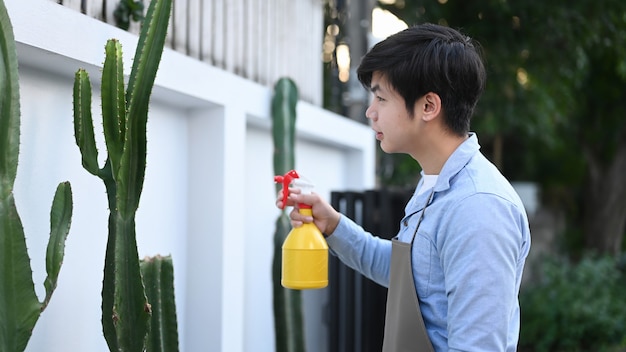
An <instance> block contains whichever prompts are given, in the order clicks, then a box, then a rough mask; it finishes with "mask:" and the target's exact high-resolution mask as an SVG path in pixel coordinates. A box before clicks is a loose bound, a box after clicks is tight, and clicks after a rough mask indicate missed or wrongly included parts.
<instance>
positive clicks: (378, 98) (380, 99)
mask: <svg viewBox="0 0 626 352" xmlns="http://www.w3.org/2000/svg"><path fill="white" fill-rule="evenodd" d="M376 100H378V101H385V99H383V98H381V97H379V96H378V95H377V96H376Z"/></svg>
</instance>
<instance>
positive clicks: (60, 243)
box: [42, 182, 73, 310]
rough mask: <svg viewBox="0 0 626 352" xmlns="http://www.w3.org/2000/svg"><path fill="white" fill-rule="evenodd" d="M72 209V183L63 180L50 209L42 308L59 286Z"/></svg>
mask: <svg viewBox="0 0 626 352" xmlns="http://www.w3.org/2000/svg"><path fill="white" fill-rule="evenodd" d="M72 210H73V206H72V188H71V185H70V183H69V182H62V183H60V184H59V186H58V187H57V190H56V193H55V194H54V199H53V201H52V208H51V210H50V240H48V247H47V250H46V272H47V274H48V275H47V277H46V279H45V281H44V287H45V288H46V297H45V299H44V301H43V307H42V310H43V309H45V308H46V307H47V306H48V302H50V298H51V297H52V292H54V289H55V288H56V286H57V279H58V277H59V271H60V270H61V264H62V263H63V257H64V256H65V240H66V239H67V235H68V234H69V232H70V223H71V221H72Z"/></svg>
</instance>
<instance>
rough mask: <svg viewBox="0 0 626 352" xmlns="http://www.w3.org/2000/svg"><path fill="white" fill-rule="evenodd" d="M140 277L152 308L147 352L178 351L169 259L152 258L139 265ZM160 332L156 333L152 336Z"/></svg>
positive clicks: (172, 273)
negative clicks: (141, 276)
mask: <svg viewBox="0 0 626 352" xmlns="http://www.w3.org/2000/svg"><path fill="white" fill-rule="evenodd" d="M141 274H142V275H143V279H144V283H145V285H146V294H147V296H148V301H149V302H151V305H152V319H151V322H150V325H151V329H150V330H151V331H150V334H148V343H147V345H146V351H147V352H175V351H178V330H177V324H176V302H175V301H174V299H173V297H174V266H173V265H172V257H171V256H166V257H162V256H159V255H157V256H154V257H149V258H144V259H143V260H142V261H141ZM155 331H160V333H154V332H155Z"/></svg>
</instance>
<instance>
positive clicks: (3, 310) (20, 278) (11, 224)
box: [0, 194, 41, 351]
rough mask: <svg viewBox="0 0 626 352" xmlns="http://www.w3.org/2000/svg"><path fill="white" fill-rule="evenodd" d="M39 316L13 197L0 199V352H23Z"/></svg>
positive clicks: (28, 259) (24, 242) (39, 310)
mask: <svg viewBox="0 0 626 352" xmlns="http://www.w3.org/2000/svg"><path fill="white" fill-rule="evenodd" d="M40 313H41V303H39V300H38V299H37V295H36V293H35V286H34V284H33V280H32V271H31V267H30V258H29V257H28V252H27V250H26V241H25V239H24V230H23V227H22V223H21V221H20V219H19V215H18V213H17V209H16V207H15V200H14V198H13V194H9V196H8V197H2V199H0V351H23V350H24V349H25V348H26V345H27V343H28V340H29V339H30V335H31V333H32V330H33V328H34V327H35V323H37V320H38V319H39V315H40Z"/></svg>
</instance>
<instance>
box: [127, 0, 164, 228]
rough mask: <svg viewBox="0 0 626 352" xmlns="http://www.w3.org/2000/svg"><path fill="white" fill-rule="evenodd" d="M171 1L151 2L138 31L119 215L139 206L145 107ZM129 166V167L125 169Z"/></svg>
mask: <svg viewBox="0 0 626 352" xmlns="http://www.w3.org/2000/svg"><path fill="white" fill-rule="evenodd" d="M171 8H172V0H157V1H151V2H150V6H149V7H148V12H147V14H146V19H145V21H144V23H143V25H142V27H141V33H140V36H139V42H138V44H137V50H136V52H135V59H134V60H133V68H132V70H131V74H130V78H129V82H128V90H127V92H126V99H127V101H128V116H129V117H128V119H127V121H126V123H127V136H126V139H125V141H124V151H123V153H122V158H123V160H122V165H123V166H122V167H121V169H120V172H119V182H120V183H121V184H122V185H123V186H122V187H120V188H119V189H118V192H119V194H118V199H120V202H119V203H118V206H119V209H120V213H121V214H122V215H124V216H130V215H131V214H134V212H135V211H136V209H137V207H138V206H139V199H140V196H141V190H142V187H143V180H144V175H145V166H146V144H147V142H146V125H147V119H148V105H149V102H150V95H151V93H152V87H153V86H154V80H155V78H156V73H157V70H158V67H159V63H160V61H161V55H162V53H163V47H164V45H165V38H166V36H167V27H168V23H169V17H170V13H171ZM125 166H128V167H125Z"/></svg>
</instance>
